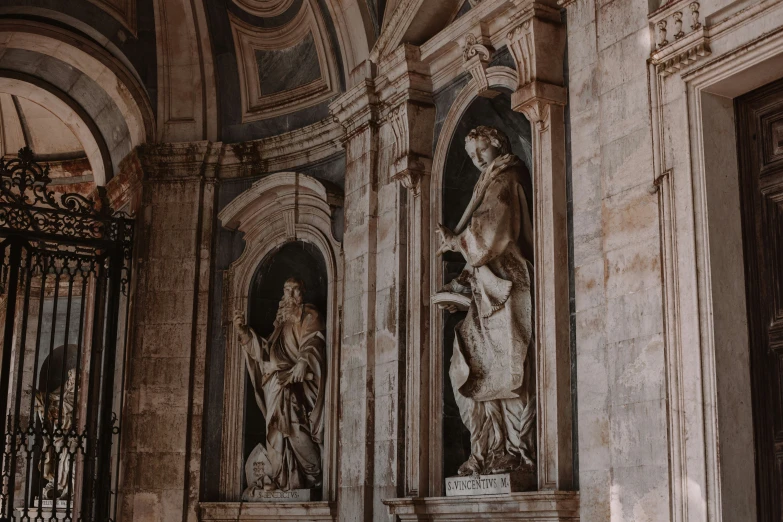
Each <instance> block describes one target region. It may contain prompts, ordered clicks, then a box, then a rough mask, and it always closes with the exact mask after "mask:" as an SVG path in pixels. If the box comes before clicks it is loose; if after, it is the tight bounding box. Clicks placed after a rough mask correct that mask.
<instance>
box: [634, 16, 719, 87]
mask: <svg viewBox="0 0 783 522" xmlns="http://www.w3.org/2000/svg"><path fill="white" fill-rule="evenodd" d="M700 9H701V7H700V4H699V2H693V1H691V2H688V1H681V2H673V3H671V2H670V3H667V5H666V6H664V7H662V8H660V9H658V10H657V11H655V12H654V13H652V14H651V15H650V16H649V18H648V19H649V22H650V31H651V37H652V42H654V44H653V50H652V52H651V53H650V62H651V63H652V64H653V65H655V72H656V73H657V74H658V75H660V76H661V77H662V78H665V77H666V76H669V75H670V74H673V73H675V72H677V71H679V70H681V69H684V68H686V67H688V66H689V65H691V64H692V63H694V62H696V61H698V60H700V59H702V58H704V57H706V56H709V55H710V53H711V50H710V44H709V39H708V38H707V32H706V28H705V27H704V25H703V24H702V23H701V18H700V17H701V15H700V12H699V10H700Z"/></svg>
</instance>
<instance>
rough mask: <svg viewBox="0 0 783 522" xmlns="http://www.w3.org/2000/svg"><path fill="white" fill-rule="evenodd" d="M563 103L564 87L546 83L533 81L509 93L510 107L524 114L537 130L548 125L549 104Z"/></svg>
mask: <svg viewBox="0 0 783 522" xmlns="http://www.w3.org/2000/svg"><path fill="white" fill-rule="evenodd" d="M565 104H566V89H565V87H560V86H557V85H551V84H548V83H542V82H535V81H534V82H532V83H530V84H528V85H525V86H524V87H521V88H520V89H517V91H516V92H514V93H512V94H511V106H512V108H513V109H514V110H515V111H517V112H521V113H522V114H524V115H525V116H526V117H527V119H528V120H530V123H532V124H535V125H536V126H537V127H538V129H539V130H544V129H546V128H548V127H549V107H550V105H565Z"/></svg>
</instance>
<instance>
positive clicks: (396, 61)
mask: <svg viewBox="0 0 783 522" xmlns="http://www.w3.org/2000/svg"><path fill="white" fill-rule="evenodd" d="M378 69H379V76H378V79H377V80H376V86H377V90H378V97H379V99H380V100H381V104H382V106H383V108H384V109H383V121H384V122H386V123H388V125H389V126H390V127H391V131H392V134H393V136H394V143H393V151H392V160H393V163H392V172H391V179H393V180H395V181H399V182H400V183H402V184H403V186H404V187H405V188H407V189H408V190H410V191H411V192H412V193H413V195H414V196H418V195H419V181H420V180H421V179H422V178H423V177H424V176H428V175H429V173H430V171H431V169H432V140H433V129H434V127H435V106H434V105H433V102H432V80H431V78H430V74H429V66H427V65H426V64H425V63H423V62H422V61H421V53H420V51H419V48H418V47H416V46H414V45H409V44H402V45H400V46H399V47H398V48H397V49H396V50H395V51H394V52H393V53H391V54H390V55H389V56H387V57H386V58H385V59H384V60H383V61H382V62H381V63H380V64H378Z"/></svg>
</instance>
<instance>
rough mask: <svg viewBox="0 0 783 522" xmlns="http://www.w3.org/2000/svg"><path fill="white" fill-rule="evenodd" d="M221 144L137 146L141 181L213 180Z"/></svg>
mask: <svg viewBox="0 0 783 522" xmlns="http://www.w3.org/2000/svg"><path fill="white" fill-rule="evenodd" d="M222 148H223V144H222V143H213V142H210V141H196V142H186V143H161V144H155V145H141V146H139V147H138V148H137V149H136V150H137V154H138V157H139V161H140V163H141V166H142V169H143V170H144V181H145V182H148V181H149V182H154V181H187V180H197V179H202V178H214V174H215V170H216V167H217V165H218V160H219V157H220V153H221V150H222Z"/></svg>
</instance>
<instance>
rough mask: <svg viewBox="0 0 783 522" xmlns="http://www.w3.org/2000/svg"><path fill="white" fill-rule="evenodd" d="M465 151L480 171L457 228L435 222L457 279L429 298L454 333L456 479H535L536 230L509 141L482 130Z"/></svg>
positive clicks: (522, 169)
mask: <svg viewBox="0 0 783 522" xmlns="http://www.w3.org/2000/svg"><path fill="white" fill-rule="evenodd" d="M465 149H466V151H467V152H468V155H469V156H470V158H471V160H472V161H473V163H474V165H475V166H476V167H477V168H478V169H479V170H481V175H480V177H479V179H478V181H477V183H476V185H475V187H474V190H473V195H472V198H471V200H470V203H469V204H468V207H467V209H466V210H465V212H464V214H463V216H462V219H461V220H460V222H459V224H458V225H457V227H456V228H455V229H454V230H449V229H448V228H446V227H444V226H439V229H438V231H437V232H438V234H439V238H440V248H439V250H438V255H441V254H443V253H444V252H447V251H454V252H459V253H461V254H462V255H463V256H464V258H465V260H466V261H467V264H466V265H465V268H464V270H463V271H462V272H461V274H460V275H459V276H458V277H457V278H455V279H454V280H452V281H451V282H449V283H448V284H446V285H445V286H444V287H443V288H442V290H441V291H440V292H438V293H437V294H435V296H433V303H435V304H437V305H439V306H440V307H442V308H446V309H448V310H449V311H450V312H457V311H458V310H462V311H467V315H466V317H465V319H464V320H463V321H461V322H460V323H459V324H458V325H457V327H456V336H455V341H454V354H453V357H452V359H451V365H450V369H449V377H450V379H451V385H452V388H453V390H454V396H455V398H456V402H457V406H458V407H459V411H460V417H461V418H462V421H463V422H464V423H465V425H466V426H467V428H468V429H469V430H470V435H471V455H470V457H469V458H468V460H467V461H466V462H464V463H463V464H462V465H461V466H460V468H459V475H461V476H465V475H476V474H499V473H509V472H523V473H528V474H534V473H535V455H536V449H535V437H536V430H535V414H536V401H535V380H534V379H535V376H534V375H535V364H534V349H533V299H532V293H531V290H532V282H533V264H532V261H533V226H532V213H531V209H530V208H529V205H528V200H527V198H526V194H525V190H524V188H523V183H522V181H521V180H522V178H523V176H528V172H527V168H526V167H525V165H524V164H523V163H522V161H521V160H520V159H519V158H518V157H517V156H515V155H513V154H512V153H511V146H510V143H509V140H508V137H507V136H506V135H505V134H503V132H502V131H500V130H498V129H495V128H492V127H483V126H480V127H477V128H475V129H473V130H472V131H471V132H470V133H469V134H468V136H467V137H466V139H465Z"/></svg>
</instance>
